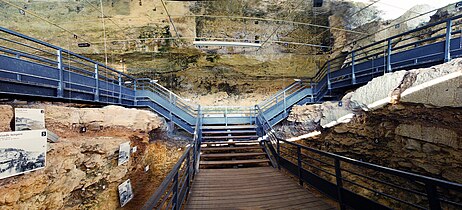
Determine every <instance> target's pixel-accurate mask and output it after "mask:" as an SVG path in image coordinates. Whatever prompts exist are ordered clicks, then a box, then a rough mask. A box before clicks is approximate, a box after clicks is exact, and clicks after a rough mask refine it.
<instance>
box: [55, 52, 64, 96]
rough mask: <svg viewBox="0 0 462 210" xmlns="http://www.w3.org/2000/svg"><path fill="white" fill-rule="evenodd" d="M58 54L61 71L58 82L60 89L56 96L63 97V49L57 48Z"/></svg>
mask: <svg viewBox="0 0 462 210" xmlns="http://www.w3.org/2000/svg"><path fill="white" fill-rule="evenodd" d="M57 54H58V71H59V78H58V79H59V83H58V90H57V94H56V96H57V97H58V98H62V97H63V95H64V74H63V73H64V72H63V71H64V69H63V56H62V55H63V52H62V49H61V48H60V49H58V50H57Z"/></svg>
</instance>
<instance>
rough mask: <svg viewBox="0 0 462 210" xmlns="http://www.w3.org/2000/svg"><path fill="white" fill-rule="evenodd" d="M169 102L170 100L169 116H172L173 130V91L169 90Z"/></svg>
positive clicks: (171, 125) (171, 126)
mask: <svg viewBox="0 0 462 210" xmlns="http://www.w3.org/2000/svg"><path fill="white" fill-rule="evenodd" d="M168 102H170V106H169V110H168V111H169V117H170V128H171V132H173V114H172V109H173V97H172V92H168Z"/></svg>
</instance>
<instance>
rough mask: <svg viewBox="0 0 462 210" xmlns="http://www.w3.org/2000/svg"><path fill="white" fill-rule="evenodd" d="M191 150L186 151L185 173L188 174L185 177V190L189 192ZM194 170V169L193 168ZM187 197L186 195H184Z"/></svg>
mask: <svg viewBox="0 0 462 210" xmlns="http://www.w3.org/2000/svg"><path fill="white" fill-rule="evenodd" d="M193 149H194V147H193ZM190 156H191V150H188V155H187V157H186V173H188V175H187V177H186V184H187V190H186V191H189V188H190V187H191V157H190ZM193 168H194V167H193ZM186 195H188V194H186Z"/></svg>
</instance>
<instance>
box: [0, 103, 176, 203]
mask: <svg viewBox="0 0 462 210" xmlns="http://www.w3.org/2000/svg"><path fill="white" fill-rule="evenodd" d="M13 106H14V107H16V106H21V107H33V108H44V109H45V111H46V112H45V116H46V117H45V118H46V126H47V128H48V129H51V130H53V131H55V132H56V133H58V135H60V137H61V138H60V140H59V141H58V142H57V143H48V146H47V156H46V167H45V169H40V170H37V171H33V172H30V173H27V174H24V175H18V176H14V177H9V178H5V179H2V180H0V209H5V210H6V209H8V210H10V209H117V208H119V206H120V204H119V198H118V191H117V187H118V185H119V184H120V183H122V182H124V181H125V180H126V179H130V180H131V182H132V187H133V189H134V193H135V198H134V199H135V200H134V201H132V202H130V203H128V204H127V206H126V207H125V208H126V209H139V208H140V207H141V206H142V205H143V204H144V202H146V200H147V199H148V198H149V196H150V195H151V193H152V191H153V189H155V188H156V187H157V186H158V185H159V184H160V182H161V181H162V179H163V177H164V176H165V175H166V173H168V171H169V170H170V167H171V166H172V165H173V164H174V163H175V162H176V160H177V158H178V157H179V156H180V155H181V153H182V151H181V148H178V147H176V146H173V145H169V146H168V147H167V146H166V144H165V143H166V142H163V141H155V142H154V143H150V142H149V140H150V137H149V135H148V133H149V132H150V131H152V130H161V131H160V132H163V131H162V129H163V128H164V126H165V124H164V121H163V119H162V118H160V117H159V116H157V115H156V114H154V113H152V112H150V111H145V110H137V109H127V108H122V107H117V106H108V107H104V108H74V107H64V106H57V105H49V104H48V105H45V104H32V105H27V104H22V105H13ZM13 106H12V105H1V106H0V110H2V111H1V112H0V119H2V120H1V124H0V129H1V130H2V131H10V122H11V121H12V117H13ZM80 126H85V127H86V128H87V129H88V130H87V131H86V132H81V130H80V129H79V128H80ZM151 140H158V139H151ZM125 142H130V145H131V146H132V147H134V146H136V147H137V151H136V152H135V153H133V154H131V156H130V160H129V162H128V163H125V164H122V165H120V166H118V163H117V159H118V153H119V145H120V144H121V143H125ZM148 165H149V166H150V169H151V170H149V171H148V172H145V171H144V168H145V167H146V166H148ZM140 186H144V187H140ZM145 187H146V188H145Z"/></svg>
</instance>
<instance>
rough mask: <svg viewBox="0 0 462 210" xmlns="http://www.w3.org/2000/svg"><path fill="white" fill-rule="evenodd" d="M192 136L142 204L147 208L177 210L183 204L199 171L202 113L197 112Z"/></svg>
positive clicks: (144, 209)
mask: <svg viewBox="0 0 462 210" xmlns="http://www.w3.org/2000/svg"><path fill="white" fill-rule="evenodd" d="M197 116H198V117H197V118H196V124H195V129H194V138H193V141H192V142H191V143H190V145H189V146H188V147H187V148H186V151H185V152H184V154H183V155H182V156H181V157H180V159H179V160H178V162H177V163H176V164H175V166H173V168H172V170H171V171H170V173H169V174H168V175H167V177H166V178H165V179H164V180H163V181H162V183H161V185H160V186H159V187H158V188H157V189H156V191H155V192H154V194H153V195H152V196H151V197H150V198H149V200H148V201H147V202H146V203H145V205H144V206H143V208H142V209H143V210H148V209H174V210H179V209H181V207H182V206H183V204H184V202H185V200H186V198H187V197H188V194H189V191H190V189H191V184H192V181H193V180H194V177H195V174H196V173H197V172H198V171H199V160H200V149H201V136H202V133H201V132H202V129H201V127H202V114H201V112H200V109H199V111H198V112H197Z"/></svg>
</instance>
